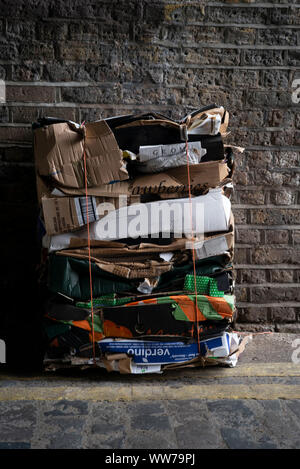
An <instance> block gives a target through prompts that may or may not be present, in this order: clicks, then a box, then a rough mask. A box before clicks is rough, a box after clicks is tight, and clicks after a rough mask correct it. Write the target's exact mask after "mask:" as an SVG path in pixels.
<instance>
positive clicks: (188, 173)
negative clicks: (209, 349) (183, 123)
mask: <svg viewBox="0 0 300 469" xmlns="http://www.w3.org/2000/svg"><path fill="white" fill-rule="evenodd" d="M185 149H186V162H187V176H188V188H189V205H190V218H191V231H192V255H193V269H194V286H195V323H196V327H197V338H198V353H199V355H200V335H199V317H198V297H197V279H196V254H195V240H194V230H193V205H192V194H191V178H190V162H189V144H188V133H187V127H185Z"/></svg>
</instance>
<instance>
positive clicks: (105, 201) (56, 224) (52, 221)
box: [41, 195, 140, 235]
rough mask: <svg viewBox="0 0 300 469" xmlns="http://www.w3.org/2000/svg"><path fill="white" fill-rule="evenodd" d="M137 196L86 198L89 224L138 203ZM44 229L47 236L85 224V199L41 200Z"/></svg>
mask: <svg viewBox="0 0 300 469" xmlns="http://www.w3.org/2000/svg"><path fill="white" fill-rule="evenodd" d="M139 201H140V197H139V196H131V197H130V196H126V195H125V196H124V195H123V196H121V197H120V198H119V197H118V198H117V197H92V196H88V215H89V223H92V222H94V221H97V220H100V219H101V218H103V217H104V216H106V215H107V214H108V213H109V212H111V211H113V210H117V209H119V208H120V207H122V206H127V205H131V204H132V203H138V202H139ZM41 202H42V206H43V215H44V221H45V228H46V232H47V234H48V235H57V234H60V233H68V232H72V231H76V230H78V229H80V228H82V227H83V226H84V225H86V224H87V214H86V197H85V196H82V197H51V196H50V197H49V196H47V195H45V196H43V197H42V199H41Z"/></svg>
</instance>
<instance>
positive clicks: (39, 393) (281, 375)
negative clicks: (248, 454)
mask: <svg viewBox="0 0 300 469" xmlns="http://www.w3.org/2000/svg"><path fill="white" fill-rule="evenodd" d="M4 448H11V449H18V448H20V449H22V448H32V449H39V448H41V449H47V448H51V449H60V448H61V449H69V448H70V449H72V448H78V449H95V448H99V449H100V448H102V449H127V450H128V449H204V448H205V449H217V448H220V449H226V448H232V449H255V448H257V449H271V448H280V449H284V448H287V449H292V448H293V449H296V448H297V449H299V448H300V367H299V365H295V364H291V363H268V364H267V363H253V362H251V363H244V364H242V365H241V366H238V367H236V368H233V369H220V368H218V367H216V368H214V367H213V368H210V369H208V368H207V369H202V370H181V371H178V372H169V374H165V375H157V376H153V375H148V376H146V375H144V376H136V377H135V376H128V375H127V376H124V375H123V376H120V375H119V374H114V373H113V374H109V375H108V374H107V373H106V372H103V370H102V373H100V374H99V372H98V371H92V370H85V372H78V371H76V372H75V373H73V372H72V373H67V372H66V371H64V372H63V373H62V374H59V373H54V374H49V373H48V374H47V373H45V374H42V375H39V376H28V375H27V376H23V377H22V376H19V375H18V376H16V375H11V374H7V373H5V374H4V373H1V372H0V449H4Z"/></svg>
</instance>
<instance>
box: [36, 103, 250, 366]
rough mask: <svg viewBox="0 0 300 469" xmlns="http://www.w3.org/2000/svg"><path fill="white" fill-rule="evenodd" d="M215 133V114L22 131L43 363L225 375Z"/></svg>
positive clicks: (231, 304) (223, 198)
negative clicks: (42, 269)
mask: <svg viewBox="0 0 300 469" xmlns="http://www.w3.org/2000/svg"><path fill="white" fill-rule="evenodd" d="M227 126H228V112H227V111H225V110H224V108H223V107H218V106H216V105H212V106H207V107H205V108H202V109H200V110H197V111H195V112H193V113H191V114H190V115H188V116H187V117H185V118H183V119H182V120H181V121H180V122H177V121H174V120H171V119H169V118H167V117H165V116H163V115H160V114H156V113H147V114H143V115H125V116H118V117H112V118H109V119H104V120H100V121H96V122H92V123H87V124H84V125H79V124H76V123H74V122H71V121H64V120H59V119H54V118H41V119H39V120H38V122H36V123H34V124H33V130H34V150H35V162H36V177H37V192H38V198H39V201H40V203H41V213H40V222H41V223H40V225H41V227H42V235H41V237H42V244H43V249H44V251H45V252H46V256H45V259H46V260H45V266H46V269H47V298H46V301H45V304H44V312H43V314H44V324H45V331H46V335H47V340H48V346H47V347H48V348H47V353H46V355H45V364H47V366H53V364H54V363H55V364H56V365H55V366H56V367H57V366H59V364H61V366H66V365H70V364H71V365H87V364H94V365H98V366H100V367H105V368H106V369H107V370H109V371H112V370H116V371H119V372H121V373H146V372H150V373H151V372H162V371H163V370H167V369H173V368H177V367H183V366H199V365H201V366H206V365H215V364H225V365H229V366H235V364H236V363H237V359H238V355H239V353H241V351H242V350H243V348H244V345H245V340H243V341H242V340H241V338H240V337H239V336H238V334H237V333H234V332H232V331H231V329H232V328H231V325H232V322H233V320H234V315H235V297H234V294H233V284H234V280H233V278H234V275H233V268H232V259H233V247H234V224H233V216H232V212H231V203H230V196H231V192H232V174H233V169H234V163H233V148H231V147H230V146H226V145H224V143H223V137H225V136H226V132H227Z"/></svg>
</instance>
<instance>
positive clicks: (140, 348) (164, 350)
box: [97, 332, 230, 365]
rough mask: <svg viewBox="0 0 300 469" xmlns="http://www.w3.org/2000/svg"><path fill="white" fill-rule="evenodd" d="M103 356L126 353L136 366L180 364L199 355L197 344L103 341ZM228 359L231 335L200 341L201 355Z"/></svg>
mask: <svg viewBox="0 0 300 469" xmlns="http://www.w3.org/2000/svg"><path fill="white" fill-rule="evenodd" d="M97 344H98V346H99V348H100V350H101V352H102V353H103V354H106V353H107V354H113V353H125V354H126V355H127V356H129V357H132V358H133V361H134V363H135V364H136V365H165V364H167V363H180V362H184V361H188V360H192V359H193V358H195V357H197V356H198V355H199V347H198V343H197V342H192V343H185V342H161V341H154V340H151V341H150V340H148V341H142V340H134V339H132V340H124V339H103V340H101V341H99V342H97ZM207 353H209V355H210V356H213V357H226V356H227V355H229V353H230V334H229V333H228V332H224V333H223V334H221V335H219V336H217V337H212V338H209V339H205V340H201V341H200V354H201V355H203V356H205V355H206V354H207Z"/></svg>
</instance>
